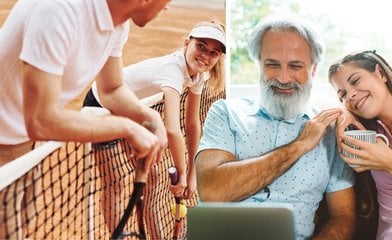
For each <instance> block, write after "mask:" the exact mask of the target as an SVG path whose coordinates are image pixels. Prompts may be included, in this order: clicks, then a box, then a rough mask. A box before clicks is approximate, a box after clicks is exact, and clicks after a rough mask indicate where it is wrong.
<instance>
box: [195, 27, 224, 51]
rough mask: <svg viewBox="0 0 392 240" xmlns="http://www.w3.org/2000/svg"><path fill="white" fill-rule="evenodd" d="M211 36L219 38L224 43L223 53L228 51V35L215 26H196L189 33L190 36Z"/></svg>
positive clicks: (211, 37) (215, 38)
mask: <svg viewBox="0 0 392 240" xmlns="http://www.w3.org/2000/svg"><path fill="white" fill-rule="evenodd" d="M190 37H194V38H210V39H214V40H217V41H218V42H220V43H222V45H223V53H226V37H225V34H224V33H223V32H221V31H220V30H219V29H217V28H215V27H213V26H197V27H194V28H193V29H192V30H191V32H190V33H189V35H188V38H190Z"/></svg>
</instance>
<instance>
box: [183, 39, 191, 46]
mask: <svg viewBox="0 0 392 240" xmlns="http://www.w3.org/2000/svg"><path fill="white" fill-rule="evenodd" d="M190 41H191V40H190V39H189V38H185V39H184V48H185V49H186V48H187V47H188V45H189V42H190Z"/></svg>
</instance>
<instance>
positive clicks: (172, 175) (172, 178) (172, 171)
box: [168, 167, 178, 185]
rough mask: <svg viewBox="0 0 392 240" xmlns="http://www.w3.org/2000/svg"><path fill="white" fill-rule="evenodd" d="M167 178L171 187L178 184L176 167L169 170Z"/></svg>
mask: <svg viewBox="0 0 392 240" xmlns="http://www.w3.org/2000/svg"><path fill="white" fill-rule="evenodd" d="M168 171H169V177H170V183H171V185H176V184H177V183H178V172H177V168H176V167H170V168H169V170H168Z"/></svg>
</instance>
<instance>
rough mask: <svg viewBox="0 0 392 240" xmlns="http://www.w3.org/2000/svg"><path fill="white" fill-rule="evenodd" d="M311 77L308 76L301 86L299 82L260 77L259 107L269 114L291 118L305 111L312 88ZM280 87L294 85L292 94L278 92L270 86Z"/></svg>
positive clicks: (281, 117)
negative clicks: (265, 79) (283, 81)
mask: <svg viewBox="0 0 392 240" xmlns="http://www.w3.org/2000/svg"><path fill="white" fill-rule="evenodd" d="M312 82H313V81H312V79H311V78H310V77H309V79H308V81H307V83H306V84H305V85H304V86H301V85H300V84H299V83H297V82H294V83H286V84H283V83H280V82H279V81H278V80H276V79H271V80H268V81H267V82H265V81H264V79H262V77H261V79H260V107H264V108H265V109H266V110H267V112H268V113H269V114H271V115H272V116H274V117H277V118H280V119H291V118H294V117H295V116H297V115H298V114H302V113H304V112H305V110H306V107H307V105H308V102H309V98H310V93H311V90H312ZM273 86H277V87H280V88H283V89H285V88H287V89H288V88H292V87H294V89H295V92H294V94H291V95H289V94H280V93H278V92H275V91H274V90H273V89H272V87H273Z"/></svg>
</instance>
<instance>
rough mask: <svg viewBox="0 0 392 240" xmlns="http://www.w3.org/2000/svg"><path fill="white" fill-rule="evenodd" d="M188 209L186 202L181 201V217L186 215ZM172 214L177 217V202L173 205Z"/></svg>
mask: <svg viewBox="0 0 392 240" xmlns="http://www.w3.org/2000/svg"><path fill="white" fill-rule="evenodd" d="M187 211H188V209H187V208H186V206H185V204H183V203H181V204H180V218H183V217H185V216H186V214H187ZM172 214H173V216H174V217H176V204H174V205H173V206H172Z"/></svg>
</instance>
